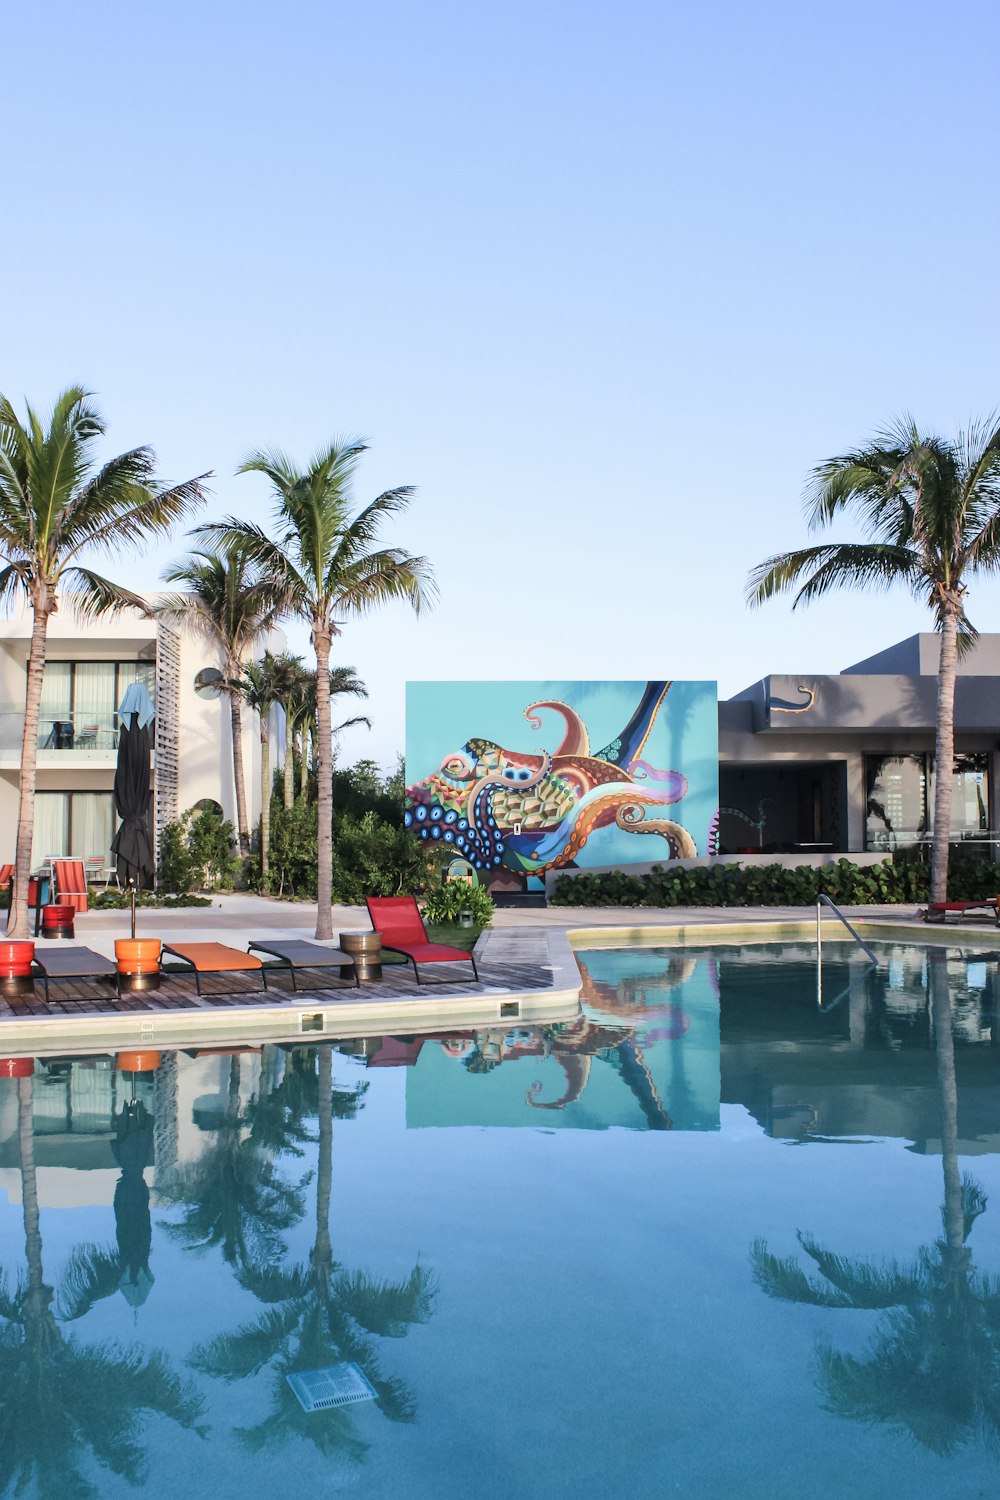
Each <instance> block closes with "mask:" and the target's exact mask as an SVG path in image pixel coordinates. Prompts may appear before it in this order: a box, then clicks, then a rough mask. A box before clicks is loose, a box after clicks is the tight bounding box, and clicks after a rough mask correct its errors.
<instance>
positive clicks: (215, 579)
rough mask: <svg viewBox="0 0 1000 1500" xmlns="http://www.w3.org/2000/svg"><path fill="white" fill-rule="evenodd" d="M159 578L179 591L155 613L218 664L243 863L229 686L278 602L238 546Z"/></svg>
mask: <svg viewBox="0 0 1000 1500" xmlns="http://www.w3.org/2000/svg"><path fill="white" fill-rule="evenodd" d="M163 576H164V578H165V579H166V580H167V582H168V583H177V584H181V585H182V587H183V592H182V593H178V594H172V595H169V596H168V597H167V598H165V599H163V600H161V602H160V604H159V605H158V606H157V611H156V612H157V614H158V615H161V616H163V617H165V618H166V619H168V620H176V621H177V622H178V623H179V624H183V625H185V626H187V628H188V629H189V630H192V631H194V632H195V633H196V634H198V635H200V636H201V637H202V638H203V639H204V640H206V641H208V642H209V643H210V644H211V645H212V646H214V647H215V648H216V650H217V651H218V653H219V657H220V659H221V671H222V680H221V682H220V683H219V689H220V691H221V692H223V693H224V694H225V695H226V697H227V698H228V699H229V717H230V723H231V725H232V737H233V781H234V783H235V788H236V826H237V831H238V833H239V840H240V853H241V854H242V855H243V856H244V858H245V857H246V855H248V854H249V853H250V822H249V818H248V815H247V793H246V781H245V779H244V775H243V712H242V699H241V697H240V694H239V693H238V692H237V691H236V690H235V689H234V688H233V687H232V684H233V683H234V682H235V681H236V679H237V678H238V677H239V676H240V674H241V673H242V671H243V668H244V665H245V664H246V662H247V660H248V659H249V658H250V656H251V654H252V652H253V649H254V646H255V645H256V644H257V642H258V641H260V640H261V638H262V637H263V636H265V635H266V634H267V632H268V631H269V630H270V628H271V626H272V625H273V624H274V622H275V620H276V619H277V616H278V613H279V609H280V599H279V598H278V596H277V595H276V593H275V589H274V583H273V580H271V579H270V578H264V577H262V576H261V574H260V572H259V571H258V570H257V569H255V568H254V566H253V563H252V562H251V560H250V558H249V557H248V556H247V553H246V550H245V549H244V548H241V547H227V548H224V549H223V550H222V551H220V552H203V551H194V552H192V553H191V554H190V556H189V557H186V558H185V559H184V560H183V561H182V562H177V563H174V564H172V566H171V567H169V568H168V569H167V570H166V572H165V573H164V575H163Z"/></svg>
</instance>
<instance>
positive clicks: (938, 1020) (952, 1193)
mask: <svg viewBox="0 0 1000 1500" xmlns="http://www.w3.org/2000/svg"><path fill="white" fill-rule="evenodd" d="M927 985H928V990H929V998H930V1002H931V1015H932V1017H933V1021H934V1049H935V1053H936V1055H937V1073H938V1084H939V1085H940V1089H941V1166H942V1170H943V1172H944V1207H943V1209H942V1215H941V1216H942V1219H943V1221H944V1233H945V1242H946V1243H947V1246H948V1250H949V1252H950V1255H951V1259H952V1263H953V1265H958V1264H959V1263H960V1262H961V1259H962V1250H963V1246H964V1243H965V1216H964V1214H963V1212H962V1174H961V1172H960V1171H959V1167H958V1089H957V1085H956V1082H955V1038H954V1035H953V1033H952V1029H951V996H950V994H949V992H948V960H947V956H946V955H945V954H944V953H933V952H932V953H931V955H930V960H929V964H928V973H927Z"/></svg>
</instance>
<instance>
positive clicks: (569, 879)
mask: <svg viewBox="0 0 1000 1500" xmlns="http://www.w3.org/2000/svg"><path fill="white" fill-rule="evenodd" d="M951 889H952V891H953V893H954V899H955V900H956V901H978V900H980V899H982V898H984V897H987V896H995V895H996V892H997V867H996V864H995V863H994V861H993V860H991V859H982V860H963V861H962V862H961V863H960V864H957V865H956V866H955V867H954V868H953V870H952V876H951ZM929 893H930V873H929V871H928V868H927V866H926V865H924V864H916V863H912V862H907V861H900V862H899V863H890V862H889V861H888V860H886V861H884V862H882V863H880V864H876V865H856V864H853V863H852V862H851V861H850V860H849V859H838V860H837V861H836V862H835V863H833V864H828V865H820V866H818V867H817V866H813V865H797V866H796V867H795V869H791V870H790V869H786V868H785V867H784V866H783V865H746V866H743V865H737V864H731V865H729V864H727V865H710V866H705V865H703V866H700V867H695V868H693V869H687V868H685V869H671V868H669V867H667V868H665V867H664V866H662V865H654V866H653V868H652V870H651V871H650V872H649V874H648V875H629V874H627V873H626V872H625V871H623V870H617V871H612V872H610V873H608V874H595V875H589V874H587V872H586V871H583V872H582V873H580V874H579V875H562V876H560V877H559V879H558V880H557V881H556V883H555V890H554V892H553V894H552V896H551V897H550V900H551V901H552V903H553V905H555V906H812V905H815V902H816V897H817V896H818V895H820V894H825V895H827V896H829V897H830V898H831V899H832V900H833V901H836V902H838V903H840V904H844V905H848V906H866V905H878V906H881V905H885V906H891V905H895V904H898V903H904V902H915V901H926V900H927V899H928V896H929Z"/></svg>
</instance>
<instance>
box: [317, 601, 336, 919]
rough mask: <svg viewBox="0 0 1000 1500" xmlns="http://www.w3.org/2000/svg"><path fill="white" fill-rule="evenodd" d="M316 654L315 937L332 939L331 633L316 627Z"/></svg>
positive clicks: (325, 627) (321, 626)
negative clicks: (316, 821)
mask: <svg viewBox="0 0 1000 1500" xmlns="http://www.w3.org/2000/svg"><path fill="white" fill-rule="evenodd" d="M313 646H314V648H315V651H316V674H317V675H316V816H317V818H318V820H319V822H318V826H317V830H316V901H317V906H316V936H317V937H318V938H331V937H333V913H332V911H331V909H330V908H331V906H332V905H333V736H332V734H331V731H330V646H331V633H330V629H329V626H328V625H326V623H325V622H323V623H322V624H314V626H313Z"/></svg>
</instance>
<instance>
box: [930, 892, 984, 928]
mask: <svg viewBox="0 0 1000 1500" xmlns="http://www.w3.org/2000/svg"><path fill="white" fill-rule="evenodd" d="M970 911H984V912H985V911H988V912H992V914H993V920H994V922H995V923H996V925H997V926H998V927H1000V897H997V896H988V897H986V899H985V900H983V901H929V902H928V904H927V910H926V911H924V912H922V913H921V915H922V917H923V920H924V921H925V922H946V921H947V920H948V918H949V916H952V917H956V916H957V917H964V916H965V915H966V913H967V912H970Z"/></svg>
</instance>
